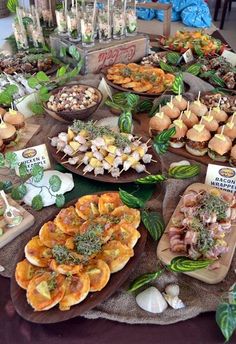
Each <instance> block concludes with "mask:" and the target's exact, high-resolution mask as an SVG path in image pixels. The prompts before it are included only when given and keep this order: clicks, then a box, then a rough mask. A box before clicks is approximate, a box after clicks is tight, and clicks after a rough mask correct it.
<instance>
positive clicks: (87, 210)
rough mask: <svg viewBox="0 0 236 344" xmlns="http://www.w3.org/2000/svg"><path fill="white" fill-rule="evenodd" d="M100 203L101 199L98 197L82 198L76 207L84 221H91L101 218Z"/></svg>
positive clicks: (88, 196)
mask: <svg viewBox="0 0 236 344" xmlns="http://www.w3.org/2000/svg"><path fill="white" fill-rule="evenodd" d="M98 201H99V197H98V196H97V195H87V196H83V197H80V198H79V199H78V201H77V202H76V205H75V210H76V213H77V214H78V216H79V217H81V219H83V220H89V219H91V218H94V217H96V216H99V211H98Z"/></svg>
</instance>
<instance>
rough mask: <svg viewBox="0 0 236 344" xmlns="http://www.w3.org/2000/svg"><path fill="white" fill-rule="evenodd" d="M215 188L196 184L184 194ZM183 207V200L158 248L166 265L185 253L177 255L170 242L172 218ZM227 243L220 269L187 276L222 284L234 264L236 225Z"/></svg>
mask: <svg viewBox="0 0 236 344" xmlns="http://www.w3.org/2000/svg"><path fill="white" fill-rule="evenodd" d="M212 189H216V188H213V187H212V186H209V185H206V184H202V183H195V184H192V185H190V186H189V187H188V188H187V189H186V190H185V192H184V195H185V194H187V193H188V192H189V191H190V190H193V191H197V192H199V191H200V190H205V191H209V190H212ZM220 191H221V193H222V194H226V195H227V194H230V193H229V192H226V191H222V190H220ZM181 207H182V199H181V200H180V201H179V203H178V205H177V207H176V209H175V211H174V213H173V215H172V217H171V219H170V221H169V223H168V225H167V227H166V229H165V232H164V234H163V235H162V237H161V240H160V241H159V243H158V246H157V257H158V258H159V259H160V260H161V261H162V262H163V263H164V264H166V265H167V264H170V262H171V260H172V259H173V258H175V257H178V256H183V255H184V254H183V253H180V254H177V253H174V252H171V251H170V242H169V238H168V230H169V228H170V227H171V226H172V225H173V223H172V218H173V217H175V216H176V215H177V214H178V213H179V212H180V208H181ZM224 239H225V241H226V242H227V244H228V246H229V250H228V252H227V253H225V254H223V255H222V256H221V257H220V258H219V259H218V261H219V263H220V267H219V268H218V269H215V270H209V269H208V268H205V269H200V270H196V271H192V272H184V273H185V274H186V275H189V276H191V277H194V278H196V279H198V280H200V281H203V282H205V283H208V284H216V283H219V282H221V281H222V280H223V279H224V278H225V277H226V275H227V273H228V271H229V268H230V264H231V262H232V259H233V256H234V251H235V247H236V223H234V224H233V225H232V228H231V232H230V233H228V234H226V236H225V238H224Z"/></svg>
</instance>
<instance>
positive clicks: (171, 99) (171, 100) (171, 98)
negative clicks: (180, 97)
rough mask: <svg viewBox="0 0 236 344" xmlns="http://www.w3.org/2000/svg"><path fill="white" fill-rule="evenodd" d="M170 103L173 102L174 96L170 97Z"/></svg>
mask: <svg viewBox="0 0 236 344" xmlns="http://www.w3.org/2000/svg"><path fill="white" fill-rule="evenodd" d="M170 103H171V104H172V103H173V96H171V97H170Z"/></svg>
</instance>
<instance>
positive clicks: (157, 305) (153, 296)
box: [136, 287, 168, 314]
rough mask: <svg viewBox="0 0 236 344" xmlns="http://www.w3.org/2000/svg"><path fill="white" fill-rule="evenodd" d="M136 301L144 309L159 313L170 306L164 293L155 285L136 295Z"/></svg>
mask: <svg viewBox="0 0 236 344" xmlns="http://www.w3.org/2000/svg"><path fill="white" fill-rule="evenodd" d="M136 302H137V304H138V306H139V307H140V308H142V309H143V310H144V311H147V312H150V313H154V314H158V313H162V312H164V310H165V309H166V308H167V307H168V304H167V302H166V301H165V299H164V297H163V296H162V294H161V293H160V292H159V290H158V289H157V288H155V287H150V288H148V289H146V290H144V291H143V292H141V293H140V294H138V295H137V296H136Z"/></svg>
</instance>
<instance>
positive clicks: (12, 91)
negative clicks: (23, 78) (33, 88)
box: [5, 85, 19, 96]
mask: <svg viewBox="0 0 236 344" xmlns="http://www.w3.org/2000/svg"><path fill="white" fill-rule="evenodd" d="M18 90H19V88H18V86H16V85H8V86H7V87H6V89H5V92H7V93H8V94H9V95H10V96H13V95H14V94H15V93H17V92H18Z"/></svg>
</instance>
